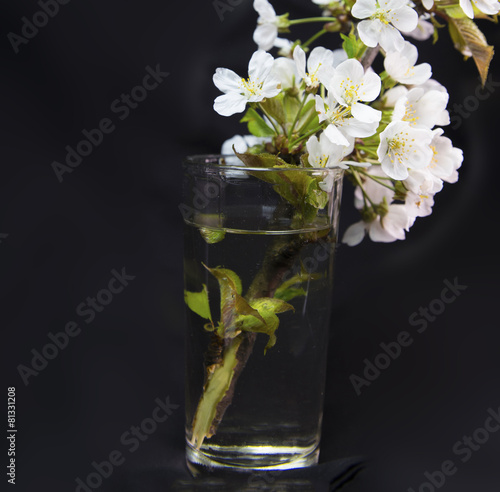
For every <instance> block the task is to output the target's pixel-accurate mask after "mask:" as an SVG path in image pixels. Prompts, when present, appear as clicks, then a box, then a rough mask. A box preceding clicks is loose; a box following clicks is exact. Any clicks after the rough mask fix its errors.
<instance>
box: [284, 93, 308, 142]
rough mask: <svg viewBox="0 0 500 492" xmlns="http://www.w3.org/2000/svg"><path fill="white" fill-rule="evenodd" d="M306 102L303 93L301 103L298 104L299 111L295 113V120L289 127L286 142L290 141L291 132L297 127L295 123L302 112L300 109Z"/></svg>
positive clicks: (305, 95) (305, 96)
mask: <svg viewBox="0 0 500 492" xmlns="http://www.w3.org/2000/svg"><path fill="white" fill-rule="evenodd" d="M306 100H307V93H305V94H304V97H303V98H302V102H301V103H300V107H299V110H298V111H297V114H296V115H295V120H294V121H293V123H292V126H291V127H290V131H289V132H288V140H289V141H290V140H291V139H292V134H293V131H294V130H295V126H296V125H297V122H298V121H299V118H300V113H301V112H302V108H303V107H304V104H305V103H306Z"/></svg>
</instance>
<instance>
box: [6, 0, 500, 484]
mask: <svg viewBox="0 0 500 492" xmlns="http://www.w3.org/2000/svg"><path fill="white" fill-rule="evenodd" d="M225 3H226V5H228V6H230V5H231V3H232V5H233V7H230V8H228V9H227V10H226V11H224V12H223V13H222V14H221V15H222V19H221V17H220V16H219V14H218V13H217V10H216V8H215V7H214V4H213V3H212V2H211V1H209V0H207V1H204V2H201V1H193V2H160V1H157V0H144V1H142V2H137V1H136V2H132V1H127V0H122V1H120V2H118V1H116V0H108V1H106V2H102V1H97V0H86V1H85V2H83V1H78V0H73V1H71V2H69V3H68V4H66V5H61V6H60V11H59V13H58V14H57V15H56V16H55V17H54V18H52V19H50V20H49V22H48V24H47V25H46V26H45V27H43V28H40V30H39V33H38V34H37V35H36V36H35V37H33V39H31V40H29V42H28V43H27V44H26V45H21V46H20V48H19V53H18V54H16V53H15V52H14V50H13V48H12V45H11V43H10V41H9V39H8V37H7V35H8V33H10V32H13V33H16V34H21V27H22V24H23V20H22V17H23V16H26V17H28V18H29V19H32V17H33V15H34V14H35V13H36V12H37V11H39V10H40V7H39V6H38V4H37V3H36V2H35V1H32V0H30V1H28V0H23V1H20V2H3V3H2V7H1V15H0V18H1V25H2V28H1V36H2V41H1V42H0V50H1V53H2V70H1V72H0V81H1V105H0V108H1V113H0V114H1V118H0V119H1V125H2V127H1V141H2V150H1V168H0V169H1V170H0V233H2V238H1V243H0V264H1V270H0V299H1V315H0V316H1V320H2V322H1V327H2V331H3V333H4V336H3V343H2V345H3V349H4V353H5V355H4V357H3V358H2V360H3V361H4V362H3V363H4V369H3V377H4V384H3V387H2V388H3V389H2V391H3V392H4V398H5V399H4V401H5V405H6V401H7V387H11V386H15V387H16V394H17V401H16V405H17V427H18V429H19V431H18V433H17V440H16V465H17V476H16V488H14V487H12V486H10V487H12V489H13V490H19V491H23V492H24V491H53V492H59V491H73V490H75V488H76V482H75V480H76V478H77V477H80V478H81V479H83V480H85V478H86V477H87V475H88V474H89V473H91V472H92V471H93V468H92V465H91V463H92V462H93V461H96V462H98V463H99V462H102V461H103V460H107V459H108V458H109V455H110V453H111V452H112V451H115V450H118V451H121V452H122V454H123V456H124V458H125V463H124V464H123V465H121V466H119V467H117V468H116V469H115V471H114V473H113V474H112V476H111V477H109V478H107V479H105V480H104V481H103V483H102V485H101V486H100V488H99V489H97V490H102V491H104V490H106V491H107V490H109V491H129V490H130V491H148V492H156V491H168V490H172V489H173V487H174V485H173V484H174V481H175V480H177V479H184V480H187V479H188V478H189V476H188V474H187V472H186V470H185V468H184V456H183V449H184V443H183V419H184V417H183V410H182V405H183V355H182V354H183V326H182V323H183V300H182V217H181V214H180V213H179V210H178V205H179V204H180V202H181V196H180V180H181V161H182V158H183V157H184V156H185V155H188V154H195V153H206V152H217V151H219V149H220V145H221V143H222V142H223V141H224V140H225V139H226V138H229V137H230V136H232V135H234V134H235V133H240V134H241V133H246V132H245V128H244V127H243V125H240V124H239V123H238V120H239V118H238V116H234V117H231V118H224V117H221V116H219V115H217V114H216V113H215V112H214V111H213V110H212V102H213V98H214V97H216V96H217V95H218V91H217V89H216V88H215V87H214V86H213V84H212V81H211V76H212V74H213V72H214V70H215V68H216V67H218V66H223V67H229V68H232V69H233V70H235V71H236V72H237V73H239V74H241V75H244V74H245V73H246V69H247V64H248V59H249V58H250V56H251V54H252V52H253V51H254V49H255V45H254V44H253V42H252V40H251V36H252V32H253V30H254V26H255V20H256V17H257V16H256V13H255V12H254V10H253V9H252V5H251V1H250V0H242V1H241V2H238V1H235V0H233V1H232V2H231V3H230V2H225ZM273 5H275V7H276V10H277V12H278V13H283V12H285V11H287V10H289V11H291V13H292V14H291V17H292V18H297V17H300V16H302V15H311V13H314V12H317V10H316V7H315V6H314V5H313V4H312V2H308V1H299V0H294V1H292V2H284V1H280V2H278V1H276V2H273ZM481 27H482V28H483V30H484V31H485V32H486V33H487V36H488V40H489V43H490V44H493V45H498V40H499V35H498V30H495V26H494V25H489V24H488V25H487V24H485V22H484V21H483V23H482V24H481ZM307 32H311V33H312V31H307V29H306V33H307ZM305 36H306V34H304V37H305ZM331 39H332V41H331V42H332V43H333V42H335V40H336V38H334V37H332V38H331ZM418 46H419V49H420V53H421V54H420V61H429V62H430V63H431V64H432V66H433V74H434V78H436V79H437V80H438V81H440V82H441V83H443V84H445V85H446V86H447V88H448V89H449V92H450V105H449V109H450V112H451V113H452V114H455V115H456V111H455V112H454V111H453V105H454V104H463V103H464V101H466V100H468V101H469V102H468V104H469V106H470V107H474V108H475V107H476V106H477V109H475V110H473V111H470V116H468V117H467V118H463V117H462V118H461V119H462V121H461V123H460V124H458V123H457V124H455V125H454V127H455V128H454V129H452V128H449V129H447V130H446V134H447V135H448V136H450V137H451V138H452V139H453V141H454V144H455V145H456V146H458V147H461V148H462V149H463V150H464V157H465V160H464V165H463V168H462V170H461V172H460V175H461V179H460V181H459V182H458V183H457V184H454V185H448V186H445V189H444V191H443V192H441V193H440V194H439V195H438V196H437V197H436V206H435V211H434V213H433V214H432V216H430V217H428V218H425V219H419V220H417V223H416V224H415V226H414V227H413V228H412V230H411V232H410V233H409V234H408V239H407V240H406V241H404V242H401V241H400V242H397V243H392V244H374V243H370V242H369V241H368V240H365V241H364V243H363V244H361V245H360V246H358V247H355V248H349V247H347V246H341V247H340V248H339V249H338V254H337V267H336V286H335V296H334V298H333V299H332V306H333V310H334V311H333V313H334V315H333V320H332V338H331V345H330V358H329V366H328V379H327V388H326V405H325V415H324V432H323V441H322V454H321V458H320V462H321V463H323V464H327V463H331V462H333V461H334V460H337V459H340V458H346V457H352V456H366V457H367V458H368V460H369V461H368V466H367V468H366V470H365V471H364V472H363V473H361V474H360V475H359V476H357V477H356V478H355V479H354V480H353V481H352V482H350V483H349V484H347V485H346V486H345V487H344V488H343V489H342V490H346V491H347V492H354V491H358V490H360V491H361V490H363V491H364V490H367V491H389V492H392V491H406V490H408V489H409V488H410V487H413V488H414V489H415V491H417V490H418V487H419V486H420V484H422V483H423V482H425V481H427V479H426V478H425V477H424V472H426V471H428V472H434V471H435V470H437V469H440V467H441V465H442V463H443V462H444V461H445V460H448V459H451V460H452V461H454V463H455V464H456V466H457V472H456V473H455V475H454V476H452V477H449V478H447V479H446V483H445V484H444V485H443V486H442V487H441V490H443V491H453V492H461V491H475V492H476V491H478V492H490V491H491V492H493V491H497V490H499V486H500V471H499V467H498V456H499V453H500V432H498V433H496V434H495V433H491V435H490V438H489V440H488V441H487V442H486V443H485V444H484V445H482V446H481V447H480V449H478V450H477V451H475V452H474V453H473V454H472V456H471V457H470V459H469V460H468V461H467V462H466V463H463V462H462V461H461V460H460V457H459V456H457V455H456V454H454V453H453V451H452V449H453V446H454V444H455V443H456V442H457V441H459V440H461V439H463V437H464V436H467V435H471V434H472V433H473V432H474V431H475V430H476V429H478V428H479V427H481V426H483V425H484V422H485V420H486V417H487V416H488V414H487V410H488V409H490V408H491V409H494V410H498V408H499V406H500V392H499V383H498V381H499V375H500V364H499V362H498V361H499V341H500V337H499V335H498V331H497V330H498V320H497V317H498V302H499V301H498V273H499V269H498V261H497V256H498V246H497V244H498V243H497V241H496V228H497V224H498V200H497V197H498V195H497V183H498V178H499V170H498V167H499V163H498V157H497V150H496V149H497V143H498V116H497V115H498V112H499V110H500V103H499V98H498V93H497V92H496V87H494V86H492V87H491V92H490V93H489V94H490V95H489V97H488V98H484V97H483V100H481V101H479V100H477V99H474V92H475V91H476V89H477V87H478V84H479V80H478V77H477V73H476V70H475V67H474V64H473V61H472V60H469V61H467V62H466V63H464V62H463V60H462V57H461V55H460V54H458V53H457V52H455V51H454V50H453V47H452V45H451V42H450V41H449V39H448V35H447V33H446V32H445V30H443V32H442V34H441V39H440V41H439V43H438V44H437V45H434V46H433V45H432V43H431V41H427V42H425V43H420V44H418ZM331 47H332V48H335V47H337V46H335V45H334V44H332V45H331ZM158 64H159V66H160V68H161V70H162V71H163V72H168V73H169V76H168V77H167V78H165V80H164V81H163V82H162V84H160V85H159V86H158V88H156V89H155V90H152V91H150V92H149V93H148V97H147V99H146V100H145V101H143V102H141V103H140V104H139V106H138V107H137V109H134V110H133V111H131V113H130V115H129V116H128V118H126V119H124V120H123V121H120V120H119V118H118V115H117V114H116V113H113V112H112V111H111V104H112V102H113V101H114V100H115V99H117V98H119V97H120V95H121V94H122V93H129V92H130V91H131V89H132V88H134V87H135V86H137V85H138V84H140V83H141V82H142V79H143V77H144V76H145V75H146V66H151V67H153V68H154V67H156V66H157V65H158ZM499 66H500V65H499V64H498V61H497V60H494V62H493V65H492V69H491V74H492V80H493V81H495V82H496V81H497V80H498V81H500V70H499ZM481 94H485V93H481ZM467 98H468V99H467ZM103 118H110V119H112V121H113V123H115V125H116V129H115V130H114V131H113V132H112V133H111V134H109V135H105V137H104V140H103V142H102V144H101V145H99V146H98V147H96V148H95V149H94V150H93V152H92V153H91V155H89V156H88V157H86V158H84V159H83V161H82V163H81V164H80V165H79V166H78V167H77V168H75V169H74V170H73V172H71V173H66V174H64V175H63V181H62V182H59V180H58V178H57V176H56V174H55V172H54V170H53V169H52V163H53V161H59V162H63V161H64V158H65V154H66V151H65V147H66V146H68V145H71V146H76V144H77V143H78V142H79V141H80V140H82V139H83V136H82V133H81V132H82V130H84V129H87V130H91V129H93V128H96V127H97V126H98V124H99V122H100V121H101V120H102V119H103ZM457 121H458V120H457ZM355 220H357V217H356V215H355V211H354V210H353V207H352V190H351V189H350V188H349V187H346V190H345V196H344V201H343V208H342V218H341V230H345V228H346V227H347V226H348V225H349V224H351V223H352V222H353V221H355ZM5 235H7V236H5ZM123 268H125V269H126V272H127V274H129V275H132V276H135V278H134V280H132V281H131V282H130V285H129V286H128V287H126V288H125V289H124V291H123V292H122V293H120V294H117V295H116V296H115V298H114V299H113V301H112V302H111V303H110V304H109V305H108V306H106V308H105V309H104V310H103V311H102V312H100V313H97V315H96V316H95V319H94V320H93V321H92V322H91V323H88V324H87V323H85V319H84V318H83V317H81V316H79V315H78V314H77V313H76V308H77V306H78V305H79V304H80V303H81V302H82V301H85V299H86V298H87V297H88V296H95V295H96V293H97V292H98V291H99V290H101V289H103V288H105V287H106V286H107V284H108V282H109V280H110V278H111V270H113V269H116V270H118V271H121V270H122V269H123ZM454 279H457V281H458V283H459V284H461V285H465V286H467V289H466V290H464V291H463V292H462V293H461V295H460V296H459V297H458V298H457V299H456V301H455V302H453V303H452V304H449V305H447V307H446V309H445V311H444V313H443V314H441V315H440V316H438V317H437V319H436V320H435V321H433V322H432V323H429V324H428V328H427V330H426V331H425V332H424V333H417V331H416V328H415V327H413V326H411V325H410V324H409V317H410V315H411V314H412V313H413V312H415V311H417V310H418V309H419V308H420V307H421V306H422V307H425V306H428V305H429V303H430V302H431V301H432V300H433V299H436V298H439V296H440V294H441V291H442V289H443V287H444V281H445V280H449V281H451V282H453V280H454ZM70 321H75V322H77V324H78V326H79V327H80V328H81V333H80V334H79V335H78V336H77V337H75V338H72V339H71V340H70V342H69V344H68V346H67V348H65V349H64V350H61V352H60V353H59V355H58V356H57V357H56V358H55V359H54V360H51V361H50V362H49V363H48V365H47V367H46V368H45V369H43V370H41V371H40V372H39V374H38V375H36V376H31V377H29V379H28V385H25V384H24V383H23V381H22V379H21V377H20V375H19V371H18V366H19V365H20V364H22V365H25V366H29V365H30V363H31V359H32V358H33V354H32V350H41V349H42V348H43V347H44V346H45V345H46V344H47V343H48V342H49V338H48V334H49V332H52V333H57V332H61V331H63V330H64V327H65V325H66V324H67V323H68V322H70ZM401 331H408V332H410V333H411V335H412V337H413V340H414V343H413V344H412V345H411V346H410V347H407V348H405V349H404V350H403V353H402V354H401V356H400V357H399V358H398V359H397V360H395V361H394V362H392V364H391V365H390V367H389V368H388V369H386V370H385V371H382V373H381V375H380V376H379V378H378V379H377V380H376V381H374V382H373V383H372V384H371V385H370V386H369V387H364V388H363V389H362V392H361V395H360V396H358V395H356V392H355V391H354V389H353V386H352V384H351V382H350V380H349V377H350V376H351V375H352V374H357V375H362V372H363V368H364V363H363V360H364V359H365V358H368V359H369V360H370V361H373V360H374V358H375V357H376V355H377V354H378V353H380V352H381V348H380V343H382V342H385V343H388V342H392V341H395V340H396V338H397V336H398V334H399V333H400V332H401ZM166 397H169V398H170V402H171V403H173V404H177V405H179V408H178V409H177V410H174V411H173V412H172V415H171V416H170V417H169V419H168V420H167V421H166V422H165V423H163V424H161V425H160V426H159V428H158V431H157V432H155V433H153V434H152V435H151V436H150V437H149V439H148V440H147V441H145V442H143V443H141V446H140V447H139V449H138V450H137V451H135V452H133V453H131V452H129V451H128V450H127V449H126V448H124V446H123V445H122V444H121V443H120V437H121V436H122V435H123V433H124V432H126V431H127V430H129V429H130V428H131V426H135V425H139V424H140V423H141V422H142V421H143V420H144V419H145V418H147V417H150V416H151V413H152V411H153V409H154V408H155V406H156V403H155V399H156V398H160V399H163V400H164V399H165V398H166ZM4 408H5V411H4V412H3V415H5V416H6V407H4ZM4 422H5V420H4ZM4 425H5V424H4ZM7 445H8V441H6V440H4V444H3V445H2V446H3V448H4V451H3V452H2V455H3V456H6V454H7ZM2 463H3V465H2V466H3V470H4V472H3V478H2V479H1V480H2V482H3V483H5V486H6V487H7V486H9V484H7V476H6V474H5V469H6V468H5V466H6V464H7V457H5V458H3V459H2ZM3 483H2V487H3ZM185 487H186V488H185V490H195V488H194V487H195V484H192V485H185ZM190 487H192V488H190ZM205 489H206V490H208V486H207V485H202V486H201V488H198V489H196V490H205ZM218 489H222V486H218ZM5 490H9V489H8V488H6V489H5ZM237 490H238V489H237ZM239 490H242V488H240V489H239ZM275 490H278V489H275ZM280 490H286V489H280ZM304 490H305V489H304ZM325 490H327V489H325ZM429 490H432V489H431V488H429V487H424V488H423V489H422V492H423V491H429Z"/></svg>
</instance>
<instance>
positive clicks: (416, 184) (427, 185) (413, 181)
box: [402, 164, 443, 195]
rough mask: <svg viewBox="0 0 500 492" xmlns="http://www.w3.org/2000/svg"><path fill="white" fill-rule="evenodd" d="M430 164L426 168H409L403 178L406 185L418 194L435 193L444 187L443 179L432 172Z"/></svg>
mask: <svg viewBox="0 0 500 492" xmlns="http://www.w3.org/2000/svg"><path fill="white" fill-rule="evenodd" d="M430 166H431V165H430V164H429V166H427V167H425V168H424V169H409V170H408V177H407V178H406V179H405V180H403V182H402V183H403V185H404V187H405V188H406V189H407V190H408V191H409V192H411V193H414V194H416V195H435V194H436V193H439V192H440V191H441V190H442V189H443V180H441V179H440V178H438V177H437V176H435V175H434V174H432V172H431V170H430Z"/></svg>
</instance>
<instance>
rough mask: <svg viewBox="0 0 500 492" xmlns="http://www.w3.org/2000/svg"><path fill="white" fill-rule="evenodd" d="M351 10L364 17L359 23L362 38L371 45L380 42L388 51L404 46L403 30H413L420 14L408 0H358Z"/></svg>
mask: <svg viewBox="0 0 500 492" xmlns="http://www.w3.org/2000/svg"><path fill="white" fill-rule="evenodd" d="M351 13H352V15H353V16H354V17H356V18H357V19H366V20H362V21H361V22H360V23H359V24H358V33H359V37H360V38H361V41H363V43H365V44H366V46H369V47H371V48H374V47H375V46H377V44H380V46H381V47H382V49H383V50H384V51H386V52H387V53H390V52H391V51H400V50H402V49H403V44H404V38H403V36H402V35H401V33H400V32H399V31H403V32H411V31H413V30H414V29H415V28H416V27H417V24H418V14H417V13H416V12H415V10H413V9H412V8H411V7H410V6H409V5H408V1H407V0H379V1H377V0H357V1H356V3H355V4H354V6H353V8H352V10H351Z"/></svg>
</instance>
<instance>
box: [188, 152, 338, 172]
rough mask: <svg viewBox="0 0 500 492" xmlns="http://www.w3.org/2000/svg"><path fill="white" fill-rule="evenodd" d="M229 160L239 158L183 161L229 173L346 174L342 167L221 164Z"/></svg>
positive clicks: (220, 156) (196, 157) (203, 156)
mask: <svg viewBox="0 0 500 492" xmlns="http://www.w3.org/2000/svg"><path fill="white" fill-rule="evenodd" d="M227 158H231V159H234V158H236V159H237V158H238V156H236V155H235V154H194V155H188V156H186V157H184V159H183V163H182V164H183V166H193V167H199V166H205V167H209V168H212V169H216V170H227V171H240V172H243V171H251V172H261V173H266V172H276V171H280V172H291V171H300V172H305V173H310V174H316V173H324V172H328V173H335V174H338V175H341V174H342V173H343V172H344V169H342V168H340V167H249V166H245V165H244V164H243V162H242V163H241V166H240V165H228V164H225V163H221V160H223V159H227Z"/></svg>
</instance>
